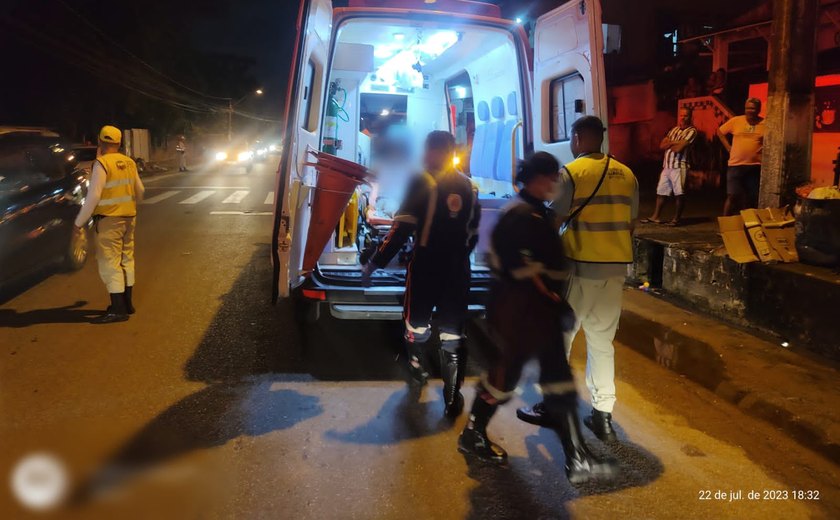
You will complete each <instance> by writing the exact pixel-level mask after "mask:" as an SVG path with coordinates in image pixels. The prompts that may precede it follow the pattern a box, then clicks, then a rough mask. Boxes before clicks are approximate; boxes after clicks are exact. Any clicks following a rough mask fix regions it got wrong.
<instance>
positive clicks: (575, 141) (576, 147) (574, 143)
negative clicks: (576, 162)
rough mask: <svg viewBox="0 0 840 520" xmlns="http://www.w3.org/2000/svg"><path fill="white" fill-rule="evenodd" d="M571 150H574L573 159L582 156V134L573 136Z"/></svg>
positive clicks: (570, 143) (570, 144)
mask: <svg viewBox="0 0 840 520" xmlns="http://www.w3.org/2000/svg"><path fill="white" fill-rule="evenodd" d="M569 148H571V150H572V157H577V156H578V155H580V154H581V146H580V134H578V133H577V132H575V133H573V134H572V139H571V141H570V142H569Z"/></svg>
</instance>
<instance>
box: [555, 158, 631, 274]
mask: <svg viewBox="0 0 840 520" xmlns="http://www.w3.org/2000/svg"><path fill="white" fill-rule="evenodd" d="M606 161H607V156H606V155H604V154H590V155H585V156H582V157H579V158H577V159H575V160H574V161H572V162H570V163H569V164H567V165H566V170H567V171H568V172H569V175H570V176H571V178H572V181H573V182H574V186H575V194H574V200H573V202H572V212H573V211H575V210H576V209H577V208H579V207H580V206H581V205H582V204H583V203H584V202H586V199H588V198H589V196H590V195H592V193H593V192H594V191H595V188H597V186H598V181H599V180H600V179H601V175H602V174H603V173H604V166H605V165H606ZM636 189H637V185H636V177H635V176H634V175H633V172H632V171H631V170H630V168H628V167H627V166H625V165H623V164H621V163H620V162H618V161H616V160H615V159H611V160H610V167H609V171H608V172H607V176H606V178H605V179H604V183H603V184H602V185H601V187H600V189H598V193H597V194H595V197H593V198H592V200H591V201H590V202H589V204H588V205H587V206H586V207H585V208H584V209H583V211H581V212H580V214H579V215H578V216H577V217H576V218H575V219H574V220H572V222H570V223H569V226H568V229H567V230H566V232H565V233H564V234H563V245H564V246H565V248H566V254H567V255H568V257H569V258H571V259H572V260H576V261H578V262H592V263H617V264H629V263H631V262H633V238H632V235H631V231H632V230H631V227H632V220H633V218H632V203H633V197H634V195H635V193H636Z"/></svg>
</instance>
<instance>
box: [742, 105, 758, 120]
mask: <svg viewBox="0 0 840 520" xmlns="http://www.w3.org/2000/svg"><path fill="white" fill-rule="evenodd" d="M759 113H761V105H760V104H758V103H751V102H747V104H746V105H744V115H745V116H747V117H748V118H751V119H752V118H756V117H758V114H759Z"/></svg>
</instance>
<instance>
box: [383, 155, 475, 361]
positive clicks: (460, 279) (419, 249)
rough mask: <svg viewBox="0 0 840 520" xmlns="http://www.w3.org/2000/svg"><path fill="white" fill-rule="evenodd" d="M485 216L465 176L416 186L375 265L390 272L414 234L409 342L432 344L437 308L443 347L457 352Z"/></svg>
mask: <svg viewBox="0 0 840 520" xmlns="http://www.w3.org/2000/svg"><path fill="white" fill-rule="evenodd" d="M480 212H481V208H480V206H479V204H478V192H477V190H476V189H475V187H474V186H473V184H472V182H471V181H470V179H469V178H468V177H467V176H466V175H464V174H462V173H460V172H457V171H455V170H450V171H446V172H443V173H441V174H439V175H437V176H433V175H431V174H429V173H423V174H422V175H420V176H418V177H416V178H415V179H413V181H412V182H411V184H410V186H409V190H408V192H407V195H406V197H405V199H404V201H403V204H402V207H401V208H400V210H399V211H398V212H397V214H396V216H395V217H394V225H393V226H392V227H391V231H390V233H389V234H388V236H387V238H386V239H385V241H384V243H383V244H382V246H381V247H380V248H379V250H378V251H377V252H376V253H375V254H374V256H373V258H371V260H370V261H371V262H373V263H374V264H375V265H376V266H377V267H379V268H382V267H385V266H386V265H388V263H389V262H390V261H391V259H392V258H393V257H394V255H396V254H397V252H399V250H400V249H401V248H402V246H403V244H405V242H406V241H407V240H408V238H409V237H410V236H412V235H414V237H415V242H414V253H413V257H412V260H411V262H410V264H409V266H408V279H407V280H406V290H405V304H404V311H403V317H404V318H405V324H406V339H407V340H408V341H409V342H412V343H424V342H426V341H427V340H428V339H429V336H430V335H431V320H432V311H433V310H434V309H435V308H437V316H436V318H437V321H438V324H439V326H440V330H441V339H442V340H443V346H444V348H445V349H446V348H449V347H453V348H454V347H455V346H456V345H450V343H451V342H453V341H454V342H455V343H457V339H458V338H460V337H461V335H462V332H463V331H462V329H463V324H464V320H465V318H466V312H467V303H468V297H469V289H470V259H469V257H470V253H471V252H472V250H473V249H474V248H475V245H476V243H477V242H478V223H479V218H480Z"/></svg>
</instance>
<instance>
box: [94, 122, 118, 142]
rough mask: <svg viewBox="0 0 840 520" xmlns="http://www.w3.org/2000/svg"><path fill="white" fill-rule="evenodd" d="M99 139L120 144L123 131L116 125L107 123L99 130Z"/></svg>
mask: <svg viewBox="0 0 840 520" xmlns="http://www.w3.org/2000/svg"><path fill="white" fill-rule="evenodd" d="M99 140H100V141H102V142H103V143H113V144H120V142H122V132H120V129H119V128H117V127H115V126H111V125H105V126H103V127H102V130H100V131H99Z"/></svg>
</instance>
